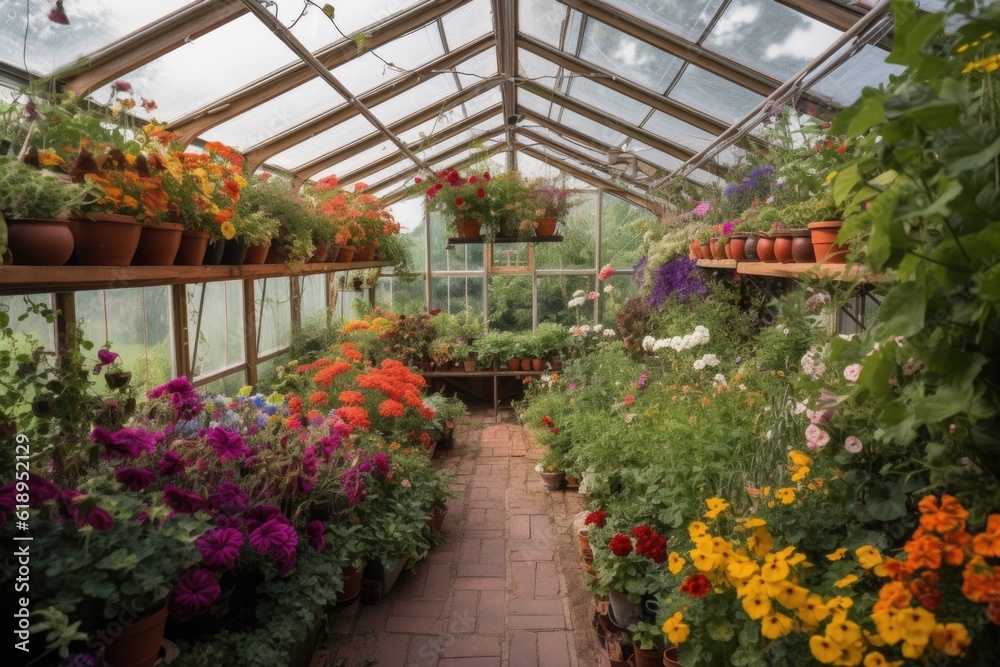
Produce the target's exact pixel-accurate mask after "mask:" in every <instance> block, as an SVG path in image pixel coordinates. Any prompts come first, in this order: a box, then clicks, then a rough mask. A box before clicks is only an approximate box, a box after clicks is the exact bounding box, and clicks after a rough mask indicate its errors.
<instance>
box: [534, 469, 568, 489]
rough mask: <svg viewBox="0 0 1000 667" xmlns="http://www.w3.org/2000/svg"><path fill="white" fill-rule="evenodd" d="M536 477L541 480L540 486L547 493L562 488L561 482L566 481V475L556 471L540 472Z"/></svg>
mask: <svg viewBox="0 0 1000 667" xmlns="http://www.w3.org/2000/svg"><path fill="white" fill-rule="evenodd" d="M538 476H539V477H540V478H541V480H542V484H544V485H545V488H546V489H548V490H549V491H558V490H559V489H560V488H562V485H563V482H564V481H565V479H566V473H565V472H564V471H562V470H556V471H553V472H547V471H544V470H543V471H542V472H540V473H538Z"/></svg>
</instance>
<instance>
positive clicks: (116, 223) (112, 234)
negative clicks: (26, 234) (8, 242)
mask: <svg viewBox="0 0 1000 667" xmlns="http://www.w3.org/2000/svg"><path fill="white" fill-rule="evenodd" d="M69 229H70V231H71V232H72V233H73V242H74V245H73V254H74V255H75V256H76V260H77V263H78V264H82V265H84V266H87V265H89V266H128V265H129V264H131V263H132V257H133V256H134V255H135V249H136V247H138V245H139V237H140V236H142V227H140V226H139V223H138V221H136V219H135V218H133V217H132V216H131V215H121V214H119V213H89V214H88V215H87V217H86V218H83V219H77V220H76V221H75V223H71V224H70V228H69ZM206 238H207V237H206ZM15 261H17V258H15Z"/></svg>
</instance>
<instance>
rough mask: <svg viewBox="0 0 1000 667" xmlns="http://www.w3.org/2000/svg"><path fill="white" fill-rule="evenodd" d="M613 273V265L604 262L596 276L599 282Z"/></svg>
mask: <svg viewBox="0 0 1000 667" xmlns="http://www.w3.org/2000/svg"><path fill="white" fill-rule="evenodd" d="M613 275H615V267H613V266H611V265H610V264H605V265H604V266H603V267H602V268H601V272H600V273H599V274H597V278H598V280H600V281H601V282H603V281H605V280H607V279H608V278H610V277H611V276H613Z"/></svg>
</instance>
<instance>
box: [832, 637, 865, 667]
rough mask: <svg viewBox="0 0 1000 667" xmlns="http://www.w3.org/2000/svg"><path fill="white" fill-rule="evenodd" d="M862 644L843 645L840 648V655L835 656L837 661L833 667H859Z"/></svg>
mask: <svg viewBox="0 0 1000 667" xmlns="http://www.w3.org/2000/svg"><path fill="white" fill-rule="evenodd" d="M863 647H864V644H862V643H861V642H855V643H853V644H844V645H842V646H841V647H840V655H839V656H837V660H836V661H835V662H834V663H833V664H835V665H859V664H861V658H862V656H864V653H863V650H862V649H863Z"/></svg>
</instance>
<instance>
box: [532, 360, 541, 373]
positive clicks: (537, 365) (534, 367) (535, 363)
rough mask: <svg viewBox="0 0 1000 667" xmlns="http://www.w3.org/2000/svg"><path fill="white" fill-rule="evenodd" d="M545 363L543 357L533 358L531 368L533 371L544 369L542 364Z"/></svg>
mask: <svg viewBox="0 0 1000 667" xmlns="http://www.w3.org/2000/svg"><path fill="white" fill-rule="evenodd" d="M543 365H544V364H543V362H542V360H541V359H537V358H533V359H532V360H531V370H533V371H540V370H542V366H543Z"/></svg>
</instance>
